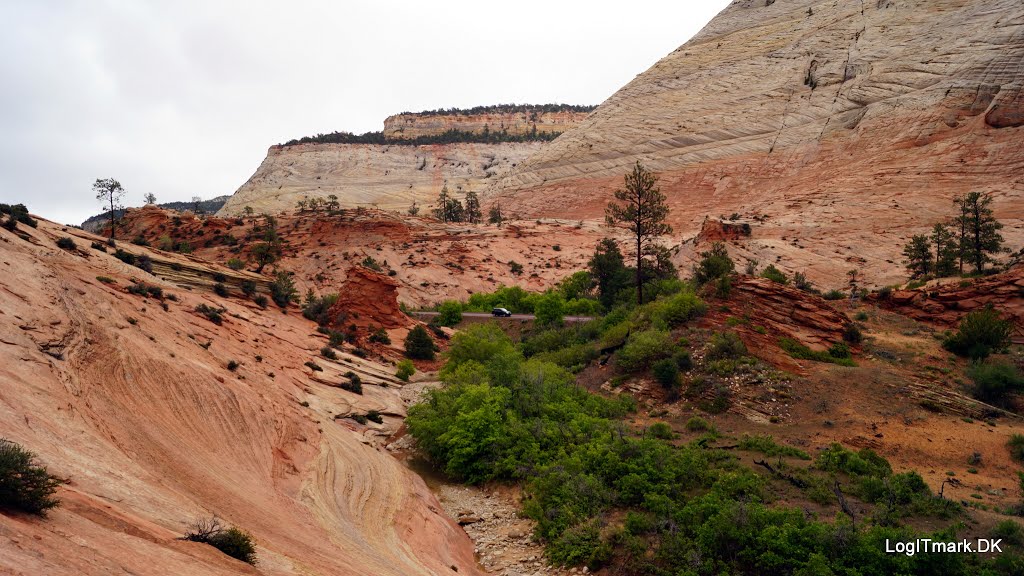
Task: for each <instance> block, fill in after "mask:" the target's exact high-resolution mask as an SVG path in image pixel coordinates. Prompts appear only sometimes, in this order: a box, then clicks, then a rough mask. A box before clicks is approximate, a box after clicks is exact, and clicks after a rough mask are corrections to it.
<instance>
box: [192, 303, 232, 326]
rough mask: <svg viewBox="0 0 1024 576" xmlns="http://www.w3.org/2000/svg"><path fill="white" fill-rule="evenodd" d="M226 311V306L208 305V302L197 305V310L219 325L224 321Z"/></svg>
mask: <svg viewBox="0 0 1024 576" xmlns="http://www.w3.org/2000/svg"><path fill="white" fill-rule="evenodd" d="M225 311H226V309H225V308H214V307H212V306H207V305H206V304H199V305H198V306H196V312H199V313H200V314H202V315H203V316H205V317H206V319H207V320H209V321H210V322H213V323H214V324H216V325H217V326H220V325H221V324H222V323H223V322H224V317H223V316H222V314H223V313H224V312H225Z"/></svg>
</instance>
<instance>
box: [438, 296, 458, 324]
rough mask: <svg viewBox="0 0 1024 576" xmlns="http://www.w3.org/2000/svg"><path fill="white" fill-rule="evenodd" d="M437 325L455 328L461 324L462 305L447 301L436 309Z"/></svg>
mask: <svg viewBox="0 0 1024 576" xmlns="http://www.w3.org/2000/svg"><path fill="white" fill-rule="evenodd" d="M437 312H438V314H437V318H436V320H437V323H438V324H440V325H441V326H455V325H456V324H458V323H459V322H462V304H460V303H458V302H456V301H455V300H447V301H445V302H443V303H442V304H441V305H440V306H439V307H438V308H437Z"/></svg>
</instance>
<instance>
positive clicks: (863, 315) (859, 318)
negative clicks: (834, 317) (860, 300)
mask: <svg viewBox="0 0 1024 576" xmlns="http://www.w3.org/2000/svg"><path fill="white" fill-rule="evenodd" d="M853 319H854V320H856V321H858V322H865V321H867V319H868V313H867V312H865V311H863V310H861V311H860V312H857V315H856V316H854V317H853ZM848 326H849V324H848ZM853 327H854V328H856V327H857V326H856V325H853ZM847 342H849V340H847ZM854 344H856V342H854Z"/></svg>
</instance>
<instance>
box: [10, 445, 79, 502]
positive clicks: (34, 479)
mask: <svg viewBox="0 0 1024 576" xmlns="http://www.w3.org/2000/svg"><path fill="white" fill-rule="evenodd" d="M35 460H36V456H35V454H33V453H32V452H30V451H28V450H26V449H24V448H22V447H21V446H20V445H19V444H16V443H14V442H12V441H10V440H7V439H6V438H0V509H6V510H14V511H19V512H26V513H28V514H36V515H39V516H45V515H46V511H47V510H49V509H51V508H53V507H55V506H57V505H58V504H60V501H59V500H57V498H55V497H54V494H55V493H56V492H57V487H58V486H60V485H61V484H62V483H63V482H64V481H63V480H62V479H60V478H58V477H57V476H54V475H53V474H50V473H49V472H48V471H47V470H46V467H45V466H41V465H39V464H37V463H36V461H35Z"/></svg>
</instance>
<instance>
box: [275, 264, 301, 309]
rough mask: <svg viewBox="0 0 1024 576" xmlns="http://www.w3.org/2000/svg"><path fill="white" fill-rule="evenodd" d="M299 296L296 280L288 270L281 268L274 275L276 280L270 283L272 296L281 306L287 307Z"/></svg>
mask: <svg viewBox="0 0 1024 576" xmlns="http://www.w3.org/2000/svg"><path fill="white" fill-rule="evenodd" d="M298 296H299V291H298V290H296V289H295V282H294V281H293V280H292V277H291V275H290V274H288V273H287V272H285V271H283V270H281V271H279V272H277V274H275V275H274V281H273V282H271V283H270V297H271V298H272V299H273V300H274V304H277V305H278V306H280V307H281V308H287V307H288V305H289V304H291V303H292V302H293V301H294V300H296V299H297V298H298Z"/></svg>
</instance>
